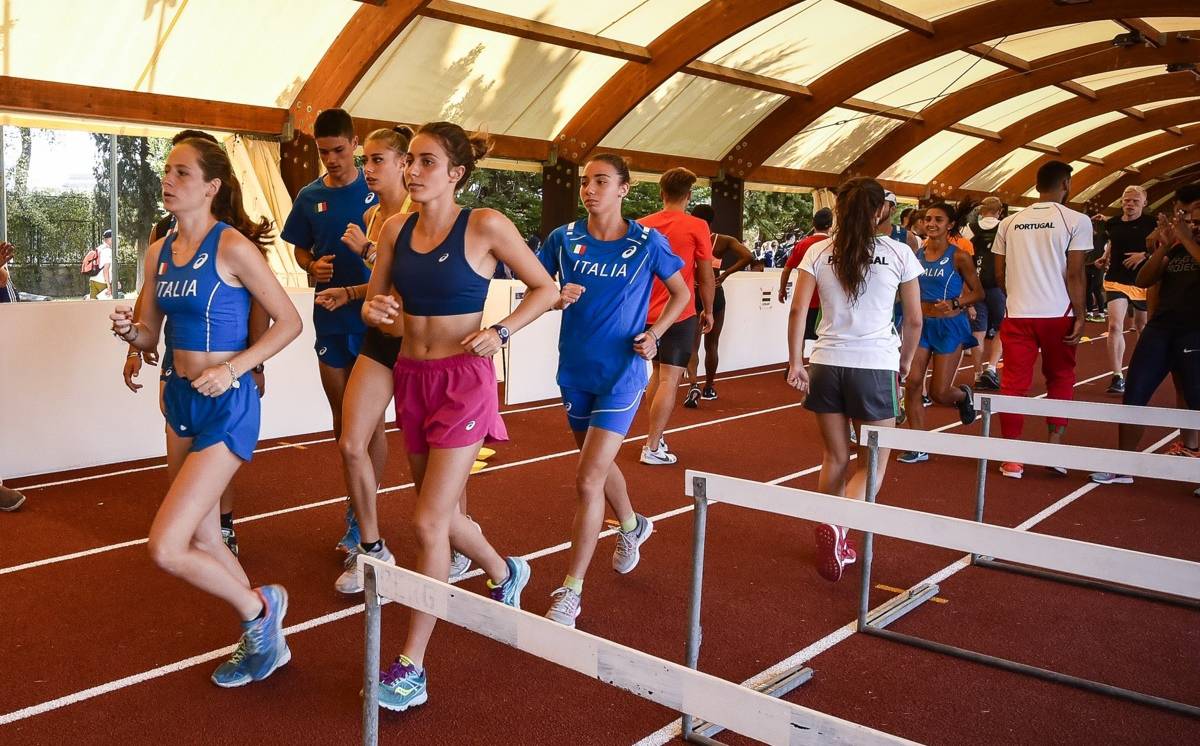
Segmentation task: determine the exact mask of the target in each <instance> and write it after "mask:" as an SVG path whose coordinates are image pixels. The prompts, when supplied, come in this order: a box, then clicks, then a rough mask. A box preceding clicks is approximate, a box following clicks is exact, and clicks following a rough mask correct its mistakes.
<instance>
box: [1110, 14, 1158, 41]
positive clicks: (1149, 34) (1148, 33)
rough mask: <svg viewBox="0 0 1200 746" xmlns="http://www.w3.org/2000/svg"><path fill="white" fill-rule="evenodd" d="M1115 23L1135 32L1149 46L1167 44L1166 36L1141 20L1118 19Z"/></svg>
mask: <svg viewBox="0 0 1200 746" xmlns="http://www.w3.org/2000/svg"><path fill="white" fill-rule="evenodd" d="M1117 23H1119V24H1121V25H1122V26H1124V27H1125V28H1127V29H1129V30H1130V31H1137V32H1138V33H1139V34H1141V35H1142V36H1143V37H1144V38H1145V39H1146V43H1147V44H1150V45H1151V46H1155V47H1161V46H1163V45H1165V44H1166V43H1167V35H1166V34H1164V33H1163V32H1161V31H1159V30H1158V29H1156V28H1154V27H1153V26H1151V25H1150V24H1149V23H1146V22H1145V21H1143V20H1142V19H1141V18H1118V19H1117Z"/></svg>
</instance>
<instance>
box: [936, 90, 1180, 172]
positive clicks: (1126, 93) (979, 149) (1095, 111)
mask: <svg viewBox="0 0 1200 746" xmlns="http://www.w3.org/2000/svg"><path fill="white" fill-rule="evenodd" d="M1197 92H1198V90H1197V86H1196V81H1195V80H1194V79H1193V78H1192V77H1191V76H1190V75H1182V74H1179V73H1172V74H1164V75H1156V76H1154V77H1152V78H1142V79H1141V80H1135V81H1132V82H1129V83H1122V84H1121V85H1115V86H1111V87H1109V88H1105V89H1104V90H1103V91H1101V92H1100V94H1099V95H1098V96H1097V97H1096V100H1095V101H1085V100H1083V99H1076V100H1073V101H1064V102H1062V103H1060V104H1056V105H1054V106H1049V107H1047V108H1045V109H1042V110H1041V111H1039V112H1036V113H1034V114H1032V115H1030V116H1028V117H1026V118H1024V119H1022V120H1020V121H1018V122H1016V123H1015V124H1012V125H1010V126H1008V127H1005V128H1004V129H1003V130H1001V131H1000V141H999V142H989V141H986V140H985V141H983V142H981V143H979V144H978V145H976V146H975V147H973V148H971V149H970V150H969V151H967V153H966V154H964V155H963V156H962V157H960V158H958V159H957V160H955V161H954V163H952V164H950V165H949V166H947V167H946V168H945V169H943V170H942V172H941V173H939V174H938V175H937V176H935V177H934V178H933V180H932V181H933V183H936V184H944V185H948V186H949V188H950V189H956V188H958V187H960V186H961V185H962V184H964V183H966V182H967V181H968V180H970V179H971V177H973V176H975V174H977V173H979V172H980V171H982V170H983V169H985V168H987V167H988V165H989V164H991V163H994V162H995V161H997V160H999V159H1001V158H1003V157H1004V156H1006V155H1008V154H1009V153H1011V152H1012V151H1014V150H1016V149H1018V148H1020V147H1021V146H1023V145H1025V144H1027V143H1030V142H1033V141H1035V140H1037V138H1039V137H1041V136H1042V135H1045V134H1047V133H1049V132H1053V131H1054V130H1056V129H1058V128H1060V127H1063V126H1065V125H1068V124H1071V123H1073V122H1080V121H1083V120H1084V119H1090V118H1091V117H1094V116H1097V115H1099V114H1104V113H1105V112H1109V111H1118V110H1120V109H1125V108H1128V107H1130V106H1137V105H1138V104H1144V103H1149V102H1152V101H1162V100H1165V99H1171V98H1182V97H1184V96H1189V95H1196V94H1197ZM1022 191H1023V190H1022Z"/></svg>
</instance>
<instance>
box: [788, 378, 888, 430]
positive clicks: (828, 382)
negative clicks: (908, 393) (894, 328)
mask: <svg viewBox="0 0 1200 746" xmlns="http://www.w3.org/2000/svg"><path fill="white" fill-rule="evenodd" d="M808 375H809V387H808V397H807V398H806V399H805V400H804V408H805V409H807V410H809V411H810V412H816V413H817V414H844V415H846V416H847V417H850V418H852V419H855V420H859V421H862V422H880V421H882V420H890V419H894V418H895V417H897V416H898V415H899V414H900V400H899V398H898V396H897V387H896V371H894V370H868V369H866V368H843V367H842V366H840V365H817V364H813V365H810V366H809V370H808Z"/></svg>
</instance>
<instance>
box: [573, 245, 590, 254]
mask: <svg viewBox="0 0 1200 746" xmlns="http://www.w3.org/2000/svg"><path fill="white" fill-rule="evenodd" d="M571 253H572V254H574V255H575V256H583V255H584V254H586V253H587V247H586V246H584V245H583V244H581V243H577V244H575V245H574V246H572V247H571Z"/></svg>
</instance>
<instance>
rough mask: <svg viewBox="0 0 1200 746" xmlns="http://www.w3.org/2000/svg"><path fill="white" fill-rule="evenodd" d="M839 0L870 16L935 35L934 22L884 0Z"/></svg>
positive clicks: (928, 34) (904, 27) (907, 29)
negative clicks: (883, 0)
mask: <svg viewBox="0 0 1200 746" xmlns="http://www.w3.org/2000/svg"><path fill="white" fill-rule="evenodd" d="M838 2H839V3H841V4H842V5H845V6H846V7H848V8H854V9H855V10H859V11H862V12H863V13H866V14H867V15H869V16H875V17H876V18H879V19H882V20H884V21H887V22H888V23H893V24H895V25H897V26H899V27H900V28H902V29H904V30H906V31H912V32H915V33H918V34H920V35H922V36H933V24H932V23H930V22H929V21H927V20H925V19H924V18H922V17H920V16H917V15H913V14H912V13H909V12H908V11H907V10H902V9H900V8H897V7H896V6H895V5H891V4H889V3H885V2H882V0H838Z"/></svg>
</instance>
